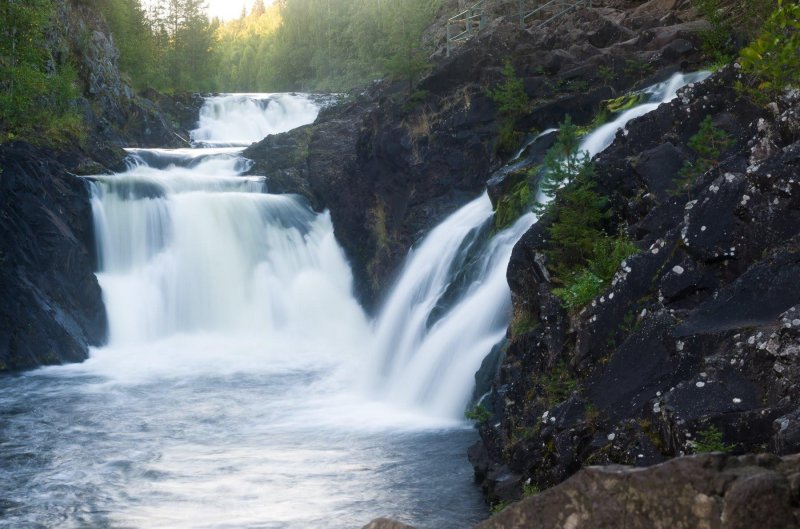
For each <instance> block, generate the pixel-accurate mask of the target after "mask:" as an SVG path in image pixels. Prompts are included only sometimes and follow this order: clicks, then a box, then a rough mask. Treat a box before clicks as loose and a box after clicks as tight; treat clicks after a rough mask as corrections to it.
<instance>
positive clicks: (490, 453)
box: [474, 68, 800, 527]
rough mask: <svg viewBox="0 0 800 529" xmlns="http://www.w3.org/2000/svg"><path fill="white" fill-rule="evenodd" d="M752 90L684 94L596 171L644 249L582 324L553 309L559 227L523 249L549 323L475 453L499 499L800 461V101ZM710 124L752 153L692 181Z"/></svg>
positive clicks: (514, 270) (635, 125)
mask: <svg viewBox="0 0 800 529" xmlns="http://www.w3.org/2000/svg"><path fill="white" fill-rule="evenodd" d="M736 77H737V72H736V69H734V68H730V69H727V70H724V71H722V72H720V73H719V74H716V75H715V76H714V77H712V78H710V79H709V80H707V81H706V82H703V83H699V84H697V85H695V86H691V87H688V88H686V89H684V90H683V91H682V92H679V96H678V98H677V99H676V100H675V101H673V102H672V103H670V104H666V105H662V106H661V107H660V108H659V109H657V110H656V111H654V112H652V113H651V114H648V115H646V116H643V117H641V118H639V119H637V120H634V121H632V122H631V123H629V124H628V126H627V131H626V132H624V133H621V134H618V136H617V138H616V140H615V142H614V144H612V145H611V146H610V147H609V149H608V150H606V151H605V152H604V153H602V154H601V155H600V156H599V157H597V159H596V163H597V168H598V189H601V190H602V191H603V192H604V194H606V195H607V196H609V198H610V203H611V204H612V209H613V217H614V218H617V219H619V225H620V226H621V227H622V228H624V229H627V232H628V235H629V237H630V239H631V240H632V241H634V242H635V243H636V245H637V246H638V247H639V249H640V252H639V253H638V254H636V255H633V256H631V257H630V258H628V259H627V260H626V261H625V262H623V264H622V266H621V268H620V270H619V271H618V273H617V275H616V277H615V278H614V280H613V283H612V285H611V286H610V287H609V289H608V290H607V291H606V292H604V293H603V294H602V295H600V296H599V297H598V298H597V299H595V300H594V301H593V302H591V303H590V304H589V306H587V307H586V308H585V309H583V310H582V311H581V312H580V313H579V314H573V315H569V316H568V323H567V324H566V325H565V324H564V323H561V321H562V320H560V319H559V317H558V316H556V317H554V316H553V314H552V310H550V311H548V312H545V311H544V309H543V307H544V301H545V300H546V299H548V297H549V296H550V291H551V289H552V288H553V285H552V284H551V282H550V278H549V277H548V275H547V274H546V273H545V272H546V266H543V251H544V250H545V249H546V248H547V245H548V244H549V241H548V240H547V239H548V237H547V224H548V219H547V218H545V219H543V220H542V221H541V222H540V224H539V225H537V226H534V228H532V229H531V231H530V232H529V233H528V234H527V235H526V236H525V237H523V239H522V240H521V241H520V242H519V243H518V245H517V247H516V248H515V249H514V255H513V257H512V261H511V265H510V267H509V285H510V286H511V288H512V291H513V299H514V304H515V310H522V309H523V308H524V310H527V311H528V312H529V313H530V314H531V315H532V317H533V319H534V320H535V321H537V322H538V325H537V326H536V327H535V328H534V329H532V330H531V331H530V332H529V333H528V334H526V335H523V336H517V337H512V339H511V343H510V345H509V347H508V353H507V357H506V361H505V363H504V365H503V366H502V367H501V375H500V376H499V377H498V379H497V380H496V381H495V399H494V401H495V404H496V416H495V417H494V418H493V419H492V420H491V421H489V424H488V425H485V426H484V427H483V428H482V437H483V448H482V449H477V448H476V449H475V450H474V452H475V453H476V454H477V453H481V451H483V453H484V454H485V455H484V457H483V461H482V462H481V467H480V469H476V472H477V474H478V475H479V478H480V479H479V480H480V481H481V482H482V485H483V487H484V489H485V490H486V492H487V494H488V496H489V498H490V500H492V501H498V500H500V499H514V498H516V497H518V495H519V494H520V493H519V492H518V491H517V492H516V493H514V494H511V495H508V494H507V493H502V494H501V491H507V490H508V488H507V487H506V486H505V483H504V481H508V480H513V481H515V482H525V481H526V480H528V479H530V480H531V482H532V483H534V484H536V485H538V486H542V487H544V486H550V485H553V484H555V483H558V482H559V481H561V480H563V479H564V478H565V477H567V476H568V475H570V474H571V473H573V472H575V471H576V470H577V469H578V468H580V467H581V466H584V465H588V464H607V463H623V464H635V465H639V466H647V465H651V464H654V463H658V462H660V461H663V460H665V459H667V458H671V457H675V456H679V455H682V454H685V453H692V452H695V451H697V450H700V449H708V447H711V448H714V447H716V448H717V449H726V450H731V451H733V452H740V453H743V452H763V451H767V452H777V453H781V454H786V453H792V452H795V451H797V450H798V449H800V444H798V443H799V442H800V435H799V434H798V431H800V427H798V424H797V421H798V419H799V418H800V416H798V407H797V403H798V402H800V372H799V371H798V367H797V365H798V364H797V355H798V351H800V337H799V336H798V332H799V331H800V317H798V314H799V313H798V312H797V310H798V309H797V307H798V305H800V290H798V283H800V267H798V264H799V263H800V222H799V221H800V218H798V211H800V203H798V202H797V201H798V196H800V189H798V186H800V163H798V159H800V157H798V156H797V152H798V149H799V148H800V147H799V146H800V134H798V132H797V131H798V124H800V122H799V121H798V118H797V116H798V109H799V108H800V94H798V93H796V92H794V93H788V94H786V95H785V97H782V98H780V99H779V100H778V101H775V102H774V104H773V105H770V106H769V107H768V108H767V109H758V108H755V107H753V106H751V105H750V104H749V103H748V102H746V101H744V100H741V99H740V98H739V97H738V95H737V94H736V92H735V90H734V89H733V85H734V82H735V80H736ZM706 116H711V118H712V120H713V123H714V125H715V127H717V128H718V129H722V130H725V131H726V132H727V133H728V134H729V135H730V136H731V137H732V138H733V139H734V140H735V143H734V144H733V145H732V146H731V147H729V148H728V149H727V150H726V151H725V152H723V153H722V154H721V155H720V157H719V161H720V163H719V164H718V165H717V166H716V167H713V168H712V169H711V170H709V171H708V172H706V173H705V174H703V175H701V176H700V177H698V178H697V179H696V180H694V181H691V182H688V183H687V182H685V181H684V180H683V177H681V175H680V174H679V171H680V168H681V166H682V165H683V160H691V159H692V157H693V156H694V153H693V152H692V151H691V149H689V148H688V146H687V143H688V140H689V138H690V137H691V136H692V135H694V134H695V133H696V132H697V130H698V129H699V124H700V122H701V121H702V120H703V119H704V118H705V117H706ZM544 264H545V265H546V263H544ZM556 314H558V312H556ZM561 314H562V316H561V318H565V317H567V316H566V315H563V313H561ZM545 317H546V318H547V319H545ZM565 326H566V327H567V330H566V334H564V333H565V330H564V327H565ZM562 335H563V336H564V339H563V340H561V339H556V338H555V337H560V336H562ZM559 366H561V367H559ZM554 374H559V376H561V377H562V378H567V379H569V380H570V381H571V382H570V387H569V390H570V391H567V392H562V394H559V395H556V396H555V398H554V396H553V395H552V394H548V392H547V391H546V390H543V389H542V388H543V387H544V388H545V389H546V387H547V384H542V381H543V380H545V381H548V380H552V377H553V376H554ZM551 385H552V383H551ZM550 393H552V391H551V392H550ZM576 407H577V408H578V410H577V411H576ZM493 425H499V426H497V427H494V426H493ZM715 432H716V433H715ZM716 434H719V435H720V437H718V438H715V439H716V441H714V442H711V443H709V439H710V438H712V437H714V435H716ZM703 447H706V448H703ZM543 462H544V463H543ZM501 468H503V469H507V471H506V472H505V473H504V474H497V473H496V472H494V473H493V471H494V470H495V469H501ZM492 475H501V476H502V479H501V480H493V479H492V478H491V476H492ZM517 490H518V489H517ZM504 494H505V495H504ZM737 527H738V526H737Z"/></svg>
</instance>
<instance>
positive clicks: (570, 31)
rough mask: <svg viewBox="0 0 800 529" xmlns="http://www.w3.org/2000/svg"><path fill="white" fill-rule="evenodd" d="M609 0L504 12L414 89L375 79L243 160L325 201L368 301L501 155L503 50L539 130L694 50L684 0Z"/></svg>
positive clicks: (526, 121)
mask: <svg viewBox="0 0 800 529" xmlns="http://www.w3.org/2000/svg"><path fill="white" fill-rule="evenodd" d="M617 4H619V5H617V6H616V7H614V6H611V7H608V6H607V7H597V8H589V9H581V10H579V11H577V12H575V13H573V14H571V15H569V16H567V17H564V18H563V19H561V20H560V21H559V22H557V23H555V24H553V25H551V26H548V27H547V28H546V29H544V30H522V29H520V28H519V26H518V25H517V24H516V22H515V19H514V18H513V16H510V17H508V18H503V17H502V16H500V17H499V18H496V19H494V21H493V22H492V23H491V24H490V27H489V28H488V29H487V30H485V31H484V32H482V33H480V34H479V35H478V36H476V37H475V38H474V39H473V40H471V41H469V42H467V43H466V44H464V45H463V46H462V47H460V48H459V49H458V50H456V53H454V54H453V56H452V57H450V58H445V57H439V58H438V59H437V64H436V65H435V67H434V69H433V71H432V72H431V73H430V74H429V75H428V76H426V77H425V78H424V79H422V80H421V81H420V82H419V83H418V84H417V85H416V86H415V88H414V91H413V93H411V94H409V93H408V86H407V83H396V84H393V83H390V82H380V83H377V84H376V85H374V86H372V87H370V88H369V89H367V90H366V91H365V92H363V93H361V94H358V95H354V96H352V97H351V98H350V99H348V100H347V102H345V103H342V104H340V105H339V106H338V107H336V108H332V109H329V110H327V111H324V112H323V113H322V114H321V115H320V117H319V118H318V119H317V122H316V123H315V124H313V125H310V126H308V127H305V128H302V129H299V130H296V131H292V132H290V133H287V134H285V135H279V136H274V137H269V138H267V139H265V140H264V141H262V142H260V143H258V144H256V145H254V146H253V147H251V148H250V149H248V150H247V151H246V152H245V156H247V157H248V158H251V159H253V160H254V161H255V162H256V163H255V165H254V167H253V169H252V173H253V174H261V175H265V176H266V177H267V181H268V186H269V188H270V190H271V191H273V192H294V193H299V194H301V195H303V196H305V197H306V198H308V199H309V201H310V202H311V204H312V205H313V206H314V207H316V208H320V209H321V208H328V209H330V212H331V217H332V219H333V223H334V225H335V226H336V236H337V238H338V240H339V242H340V243H341V245H342V246H343V247H344V249H345V251H346V253H347V255H348V257H349V259H350V261H351V264H352V266H353V270H354V275H355V278H356V285H357V289H358V294H359V297H360V299H361V300H362V302H364V304H365V305H366V306H368V307H374V306H375V305H376V304H377V303H379V301H380V299H381V298H382V296H383V295H385V292H386V290H387V288H388V287H389V286H390V283H391V280H392V278H393V277H394V274H395V273H396V270H397V268H398V267H399V265H400V263H401V262H402V259H403V258H404V257H405V256H406V255H407V252H408V249H409V248H410V247H411V245H412V244H413V243H414V242H416V241H418V240H419V239H420V238H421V237H422V236H423V235H424V234H425V233H426V232H427V231H428V230H429V229H430V228H432V227H433V226H434V225H435V224H437V223H438V222H440V221H441V220H443V218H444V217H446V216H447V215H448V214H450V213H452V212H453V211H454V210H455V209H457V208H458V207H460V206H461V205H463V204H465V203H466V202H467V201H469V200H471V199H473V198H475V197H476V196H478V195H479V194H480V193H481V192H482V191H483V190H484V189H485V187H486V182H487V180H489V179H490V177H491V176H492V174H493V173H494V171H495V170H497V169H498V168H499V167H500V166H501V165H502V162H503V158H504V157H505V156H506V155H505V153H502V154H498V132H499V125H500V122H501V121H502V119H501V117H500V116H499V115H498V112H497V108H496V105H495V103H494V102H493V101H492V99H491V98H490V97H489V95H488V92H489V88H491V87H493V86H495V85H496V84H497V83H498V82H501V81H502V80H503V76H502V74H501V70H502V67H503V65H504V64H505V62H506V61H511V62H512V63H513V64H514V66H515V69H516V71H517V72H519V75H520V76H521V77H523V79H524V83H525V90H526V93H527V95H528V96H529V98H530V99H531V100H532V105H531V111H530V112H529V113H528V114H526V115H525V116H523V117H521V118H519V119H518V120H517V121H516V123H515V127H516V129H517V130H519V131H524V132H534V131H536V130H544V129H545V128H549V127H552V126H554V125H556V124H558V123H560V122H561V121H562V120H563V119H564V116H565V115H567V114H571V115H572V116H573V118H574V119H575V120H576V121H578V122H584V123H585V122H588V121H590V120H591V118H592V117H593V115H594V113H595V112H596V110H597V109H598V107H599V104H600V102H601V101H603V100H605V99H608V98H611V97H614V96H616V95H619V94H620V93H621V92H622V91H625V90H629V89H630V88H632V87H635V86H640V85H645V84H650V83H652V82H654V81H655V80H658V79H662V78H664V77H665V76H667V75H668V74H670V73H672V72H674V71H676V70H678V69H680V68H681V67H691V66H692V65H693V64H696V62H697V61H698V60H699V58H700V54H699V52H698V51H697V49H696V46H695V45H694V42H695V41H697V32H698V30H699V29H701V28H702V27H703V25H702V24H701V23H698V22H696V21H693V17H694V12H693V11H691V10H687V9H686V8H687V6H688V3H687V2H677V3H673V5H671V6H668V7H665V6H662V5H660V4H659V5H655V4H654V3H653V2H650V3H649V4H653V5H651V8H652V9H651V10H650V11H647V12H642V13H641V14H640V15H637V17H633V16H632V15H631V12H630V9H632V8H631V5H633V4H636V5H639V3H636V2H634V3H632V4H630V5H629V4H628V3H625V2H617ZM649 4H648V5H649ZM501 14H502V13H500V12H498V13H497V15H498V16H499V15H501ZM432 35H433V34H432ZM430 38H440V36H439V37H436V36H435V35H433V36H431V37H430ZM599 72H604V75H600V73H599Z"/></svg>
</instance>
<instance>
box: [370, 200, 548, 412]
mask: <svg viewBox="0 0 800 529" xmlns="http://www.w3.org/2000/svg"><path fill="white" fill-rule="evenodd" d="M492 218H493V213H492V205H491V202H490V201H489V197H488V196H487V195H486V194H485V193H484V194H483V195H481V196H480V197H479V198H477V199H475V200H474V201H472V202H470V203H469V204H467V205H466V206H464V207H463V208H461V209H460V210H458V211H457V212H456V213H455V214H453V215H452V216H450V217H449V218H448V219H446V220H445V221H444V222H442V223H441V224H440V225H439V226H437V227H436V229H434V230H433V231H432V232H431V233H430V234H429V235H428V236H427V237H426V238H425V240H424V241H423V242H422V243H421V244H420V245H419V247H418V248H415V249H414V250H412V252H411V254H410V255H409V256H408V259H407V263H406V265H405V266H404V268H403V274H402V275H401V276H400V279H399V280H398V282H397V284H396V285H395V287H394V288H393V290H392V295H391V296H390V297H389V299H388V302H387V303H386V305H385V307H384V308H383V310H382V311H381V315H380V318H379V319H378V321H377V324H376V353H377V354H376V356H375V360H374V362H375V364H374V367H373V373H374V377H375V378H374V379H373V386H374V387H375V388H377V391H378V392H379V393H380V394H382V395H383V396H385V397H386V398H388V399H390V400H393V401H396V402H402V403H404V404H409V405H416V406H419V407H421V408H424V409H425V411H426V412H427V413H430V414H434V415H439V416H443V417H459V416H461V415H463V413H464V409H465V407H466V405H467V403H468V401H469V399H470V396H471V394H472V388H473V386H472V380H473V376H474V375H475V372H476V371H478V368H479V367H480V365H481V362H482V361H483V359H484V358H485V357H486V355H487V354H488V353H489V351H491V349H492V347H494V345H496V344H497V343H498V342H500V340H502V338H503V336H504V335H505V332H506V328H507V327H508V321H509V319H510V310H511V293H510V291H509V289H508V284H507V283H506V268H507V267H508V261H509V259H510V258H511V250H512V249H513V247H514V244H515V243H516V241H517V240H519V238H520V237H521V236H522V235H523V234H524V233H525V231H527V229H528V228H529V227H530V226H531V225H532V224H533V222H534V221H535V217H534V215H533V214H528V215H525V216H523V217H522V218H521V219H519V220H518V221H517V222H516V223H515V224H514V225H513V226H512V227H511V228H509V229H507V230H505V231H503V232H502V233H499V234H497V235H496V236H495V237H493V238H492V239H491V240H490V241H489V242H488V243H487V241H486V233H485V232H486V230H487V229H488V225H490V224H491V222H492ZM470 261H471V262H470ZM467 267H469V270H467V271H466V272H465V270H464V269H465V268H467ZM459 273H464V275H465V277H463V278H460V279H461V281H462V282H463V283H465V284H464V285H463V286H462V288H461V289H460V292H457V293H456V295H455V296H454V299H452V300H450V301H446V299H445V296H446V294H447V293H448V290H449V289H450V288H452V287H454V284H453V283H454V281H455V280H456V276H457V274H459ZM442 304H445V307H446V308H445V309H444V310H443V308H442V306H441V305H442ZM437 309H438V310H439V311H440V312H442V314H441V315H439V316H438V317H437V314H436V313H435V311H437ZM432 320H434V321H432Z"/></svg>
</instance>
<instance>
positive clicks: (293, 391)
mask: <svg viewBox="0 0 800 529" xmlns="http://www.w3.org/2000/svg"><path fill="white" fill-rule="evenodd" d="M265 101H269V104H268V105H266V106H265V105H264V104H263V103H264V102H265ZM309 105H311V103H310V100H309V99H308V98H307V97H305V96H289V95H277V96H276V95H269V96H225V97H221V98H213V99H211V100H210V101H209V103H208V104H207V105H206V107H204V110H203V116H202V117H201V128H200V129H198V131H196V133H195V134H194V135H193V136H194V138H195V139H196V140H198V141H200V142H201V143H202V144H217V147H214V148H201V149H189V150H187V149H179V150H168V149H131V150H130V151H129V152H130V154H131V163H130V167H129V170H128V171H127V172H125V173H122V174H116V175H110V176H98V177H95V178H94V182H93V184H92V185H93V190H94V195H93V199H92V204H93V210H94V218H95V228H96V237H97V247H98V250H99V256H98V258H99V259H98V260H99V263H100V270H99V272H98V278H99V281H100V284H101V287H102V289H103V297H104V299H105V302H106V307H107V312H108V318H109V324H110V339H109V343H108V345H107V346H105V347H101V348H97V349H95V350H92V351H91V355H90V358H89V359H88V360H87V361H86V362H84V363H81V364H75V365H69V366H60V367H52V368H47V369H43V370H39V371H37V372H34V373H31V374H28V375H26V376H24V377H21V378H19V379H16V378H3V377H0V447H2V450H0V482H2V483H3V484H4V486H3V487H0V528H2V529H6V528H8V529H12V528H13V529H17V528H21V527H59V528H67V529H73V528H74V529H79V528H80V529H82V528H86V527H92V528H93V529H94V528H121V527H125V528H135V529H155V528H164V529H184V528H185V529H198V528H214V529H220V528H237V529H245V528H263V527H270V528H286V529H289V528H291V529H307V528H309V527H315V528H321V529H324V528H330V529H334V528H341V527H361V526H363V525H364V524H366V523H367V522H368V521H369V520H371V519H373V518H376V517H378V516H386V515H389V516H393V517H396V518H398V519H401V520H404V521H406V522H409V523H414V524H415V525H418V526H420V527H429V528H434V527H437V528H438V527H442V528H447V527H450V528H454V529H455V528H457V527H467V526H470V525H472V524H474V523H475V522H477V521H478V520H480V519H481V518H482V517H484V516H485V513H486V507H485V504H484V503H483V500H482V498H481V496H480V492H479V491H478V490H477V488H476V487H475V486H474V484H473V483H472V480H471V474H472V470H471V468H470V466H469V464H468V462H467V461H466V458H465V457H464V450H465V448H466V446H468V445H469V444H470V443H471V442H473V441H474V439H475V433H474V431H473V430H472V429H471V428H470V427H469V426H468V425H465V424H464V423H463V421H459V420H452V419H442V418H432V417H430V416H429V415H426V414H421V413H419V412H418V411H415V410H410V409H404V408H402V407H399V406H397V405H395V404H392V403H387V402H382V401H377V400H375V399H371V398H369V397H368V396H366V395H365V394H364V393H363V392H361V391H359V387H360V383H359V379H358V374H359V373H360V371H361V369H360V366H361V365H362V364H363V361H364V358H365V356H366V355H368V354H369V346H370V344H371V337H372V330H371V327H370V324H369V322H368V321H367V318H366V317H365V315H364V313H363V311H362V310H361V308H360V306H359V305H358V304H357V302H356V300H355V298H354V297H353V294H352V276H351V272H350V268H349V266H348V264H347V262H346V260H345V258H344V255H343V253H342V250H341V249H340V247H339V246H338V244H337V242H336V240H335V238H334V235H333V226H332V225H331V221H330V217H329V216H328V215H327V214H315V213H314V212H312V211H311V210H310V209H309V208H308V207H307V206H306V205H305V204H304V203H303V202H302V201H301V200H300V199H299V198H297V197H293V196H278V195H269V194H265V193H264V182H263V179H262V178H257V177H247V178H245V177H242V176H240V173H241V171H242V170H243V169H245V168H247V167H248V165H249V164H248V163H247V162H246V161H245V160H243V159H242V158H241V157H240V151H241V147H236V148H230V147H225V148H223V147H219V145H232V144H237V143H240V144H241V143H245V142H246V141H250V140H251V139H258V137H259V136H261V135H264V134H266V133H267V132H274V131H279V130H286V129H289V128H291V127H293V126H296V125H298V124H300V123H304V122H308V121H310V120H313V116H315V115H316V111H317V109H316V107H313V108H312V107H311V106H309ZM9 410H10V411H9Z"/></svg>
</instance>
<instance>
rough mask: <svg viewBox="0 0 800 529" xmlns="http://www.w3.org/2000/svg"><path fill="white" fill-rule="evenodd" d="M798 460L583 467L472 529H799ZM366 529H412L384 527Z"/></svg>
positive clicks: (384, 523)
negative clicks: (663, 528)
mask: <svg viewBox="0 0 800 529" xmlns="http://www.w3.org/2000/svg"><path fill="white" fill-rule="evenodd" d="M798 498H800V457H798V456H791V457H784V458H779V457H777V456H774V455H768V454H762V455H758V456H754V455H747V456H739V457H730V456H726V455H723V454H705V455H702V456H689V457H681V458H677V459H673V460H671V461H668V462H666V463H663V464H660V465H657V466H653V467H650V468H646V469H637V468H632V467H624V466H616V465H611V466H604V467H589V468H586V469H584V470H581V471H580V472H579V473H577V474H576V475H575V476H573V477H572V478H570V479H568V480H567V481H565V482H564V483H562V484H560V485H558V486H556V487H553V488H552V489H549V490H547V491H545V492H542V493H540V494H534V495H531V496H530V497H528V498H525V499H524V500H522V501H520V502H519V503H515V504H514V505H511V506H509V507H507V508H505V509H503V510H502V512H499V513H498V514H496V515H495V516H493V517H492V518H490V519H489V520H487V521H486V522H483V523H481V524H479V525H477V526H475V529H522V528H523V527H524V528H526V529H528V528H530V529H553V528H564V529H651V528H653V527H685V528H690V527H691V528H701V527H702V528H709V529H751V528H753V527H758V528H759V529H788V528H791V527H798V526H800V505H798ZM364 529H411V528H409V527H408V526H407V525H404V524H400V523H397V522H394V521H391V520H387V519H380V520H375V521H373V522H371V523H370V524H368V525H367V526H366V527H365V528H364Z"/></svg>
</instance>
